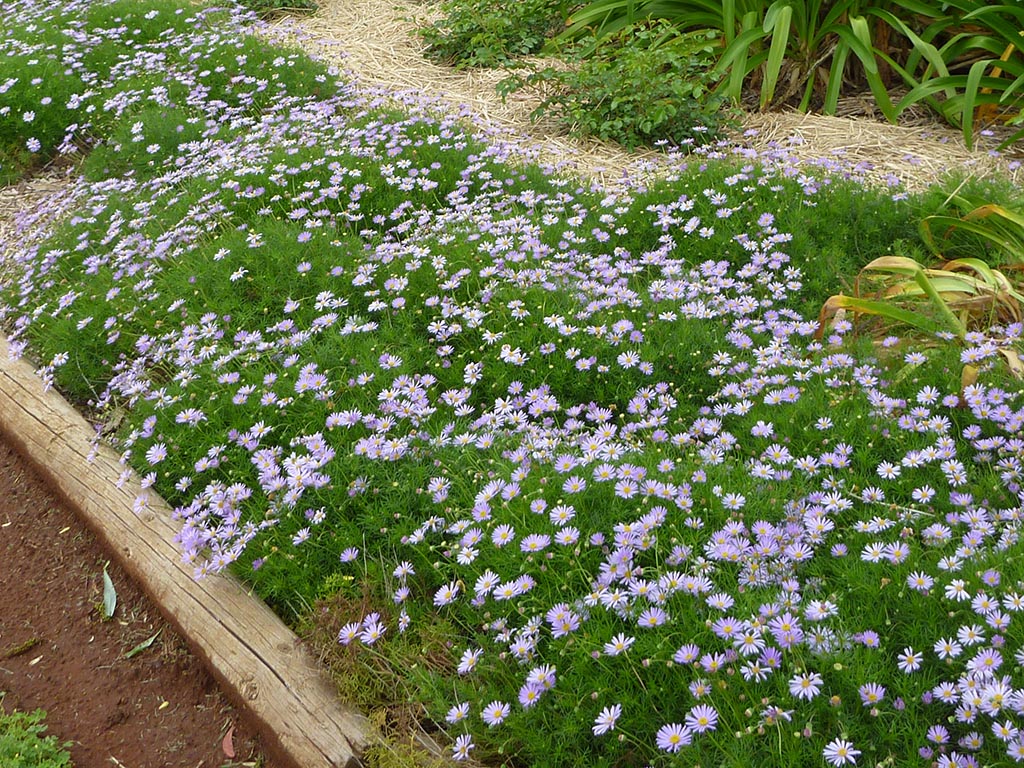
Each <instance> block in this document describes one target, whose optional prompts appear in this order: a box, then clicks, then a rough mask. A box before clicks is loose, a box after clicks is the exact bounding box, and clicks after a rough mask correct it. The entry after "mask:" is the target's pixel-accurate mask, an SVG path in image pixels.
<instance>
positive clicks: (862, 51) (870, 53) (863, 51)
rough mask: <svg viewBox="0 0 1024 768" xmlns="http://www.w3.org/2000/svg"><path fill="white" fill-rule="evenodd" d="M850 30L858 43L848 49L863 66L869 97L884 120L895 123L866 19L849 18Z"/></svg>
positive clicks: (891, 105) (859, 17)
mask: <svg viewBox="0 0 1024 768" xmlns="http://www.w3.org/2000/svg"><path fill="white" fill-rule="evenodd" d="M850 29H851V30H852V34H853V37H854V38H855V39H856V40H857V41H858V43H860V44H859V45H856V46H855V45H851V46H850V47H851V48H852V49H853V52H854V53H855V54H856V55H857V58H859V59H860V61H861V64H863V65H864V76H865V78H867V81H868V87H869V88H870V89H871V95H872V96H874V97H875V103H876V104H877V105H878V108H879V109H880V110H881V112H882V114H883V115H884V116H885V119H886V120H888V121H889V122H890V123H895V122H896V115H897V112H896V109H895V108H894V107H893V103H892V100H891V99H890V98H889V93H888V91H887V90H886V88H885V83H883V82H882V77H881V74H880V73H879V71H878V62H877V61H876V59H875V49H874V48H873V46H872V45H871V30H870V29H869V28H868V21H867V19H866V18H864V17H863V16H851V17H850Z"/></svg>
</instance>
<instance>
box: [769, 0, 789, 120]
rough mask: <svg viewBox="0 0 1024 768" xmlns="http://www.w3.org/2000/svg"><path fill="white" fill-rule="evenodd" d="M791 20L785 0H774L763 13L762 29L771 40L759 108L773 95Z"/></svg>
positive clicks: (786, 44) (786, 45)
mask: <svg viewBox="0 0 1024 768" xmlns="http://www.w3.org/2000/svg"><path fill="white" fill-rule="evenodd" d="M773 11H774V13H773ZM792 20H793V7H792V6H791V5H790V4H789V2H787V0H776V2H774V3H772V6H771V8H769V9H768V13H767V14H766V15H765V20H764V31H765V33H766V34H770V35H771V38H772V42H771V45H770V46H769V48H768V60H767V61H766V62H765V68H764V80H763V82H762V83H761V109H764V108H765V107H767V106H768V104H770V103H771V100H772V99H773V98H774V96H775V86H776V85H777V84H778V82H779V74H780V73H781V71H782V64H783V62H784V61H785V60H786V51H787V49H788V48H789V29H790V25H791V23H792Z"/></svg>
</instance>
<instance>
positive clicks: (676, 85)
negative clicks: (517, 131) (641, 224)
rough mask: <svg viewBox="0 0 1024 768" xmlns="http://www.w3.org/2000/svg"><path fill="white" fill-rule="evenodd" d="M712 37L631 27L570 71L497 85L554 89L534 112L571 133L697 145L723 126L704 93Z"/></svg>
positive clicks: (629, 142)
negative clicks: (554, 120)
mask: <svg viewBox="0 0 1024 768" xmlns="http://www.w3.org/2000/svg"><path fill="white" fill-rule="evenodd" d="M714 44H715V37H714V35H713V34H708V33H704V32H694V33H685V34H680V33H678V32H677V31H676V30H675V29H674V28H673V27H671V26H670V25H668V24H639V25H637V26H635V27H630V28H629V29H627V30H624V31H623V32H621V33H620V34H618V35H616V36H615V37H613V38H609V39H608V40H607V41H605V44H604V45H602V46H601V47H600V48H598V49H597V50H596V51H595V52H594V53H593V54H592V55H590V56H588V57H586V58H583V59H582V60H581V61H578V62H576V63H575V65H574V66H573V67H572V68H570V69H562V68H557V69H556V68H554V67H547V68H545V69H542V70H540V71H536V72H534V73H532V74H530V75H529V76H527V77H525V78H523V77H513V78H510V79H509V80H507V81H505V83H504V84H503V85H502V90H503V92H505V93H510V92H512V91H515V90H517V89H519V88H522V87H524V86H537V85H543V86H544V87H545V92H548V89H552V88H553V89H554V92H553V93H551V95H548V96H547V97H546V98H545V99H544V101H543V103H542V104H541V106H540V107H539V108H538V110H537V111H536V113H535V116H537V115H542V114H545V113H549V112H553V113H554V114H555V115H556V116H557V117H558V119H559V120H560V121H561V122H563V123H564V124H566V125H567V126H569V128H570V129H571V130H572V131H573V132H576V133H580V134H584V135H590V136H596V137H597V138H599V139H604V140H609V141H617V142H619V143H621V144H624V145H625V146H627V147H636V146H639V145H645V144H646V145H651V144H655V143H657V142H668V143H671V144H675V145H686V144H697V145H701V144H705V143H707V142H709V141H712V140H714V139H715V138H716V137H717V136H718V134H719V131H720V129H721V127H722V125H723V122H724V121H723V117H722V115H721V113H720V110H719V107H720V105H721V100H720V99H719V98H717V97H715V96H713V95H712V93H711V90H710V88H711V85H713V82H714V79H713V77H712V76H711V75H710V69H711V60H712V54H713V51H714Z"/></svg>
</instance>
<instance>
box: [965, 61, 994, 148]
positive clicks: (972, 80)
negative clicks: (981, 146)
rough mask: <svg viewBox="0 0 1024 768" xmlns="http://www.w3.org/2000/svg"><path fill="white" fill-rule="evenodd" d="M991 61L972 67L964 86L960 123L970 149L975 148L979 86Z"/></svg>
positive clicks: (981, 62) (977, 62) (979, 62)
mask: <svg viewBox="0 0 1024 768" xmlns="http://www.w3.org/2000/svg"><path fill="white" fill-rule="evenodd" d="M991 63H992V60H991V59H982V60H981V61H976V62H974V64H972V65H971V71H970V72H968V73H967V82H966V84H965V86H964V102H963V107H962V108H961V112H960V123H961V125H962V127H963V136H964V144H966V145H967V148H968V149H973V147H974V111H975V109H976V108H977V98H978V84H979V83H980V82H981V77H982V75H984V74H985V70H986V69H987V68H988V66H989V64H991Z"/></svg>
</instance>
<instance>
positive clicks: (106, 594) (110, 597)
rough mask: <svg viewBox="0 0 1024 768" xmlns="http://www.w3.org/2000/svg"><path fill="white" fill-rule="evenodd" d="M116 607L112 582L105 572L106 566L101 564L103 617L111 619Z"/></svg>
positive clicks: (115, 596) (115, 594)
mask: <svg viewBox="0 0 1024 768" xmlns="http://www.w3.org/2000/svg"><path fill="white" fill-rule="evenodd" d="M116 608H117V592H115V591H114V582H112V581H111V580H110V576H109V575H108V574H107V567H106V566H103V618H104V619H112V618H113V617H114V609H116Z"/></svg>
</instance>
